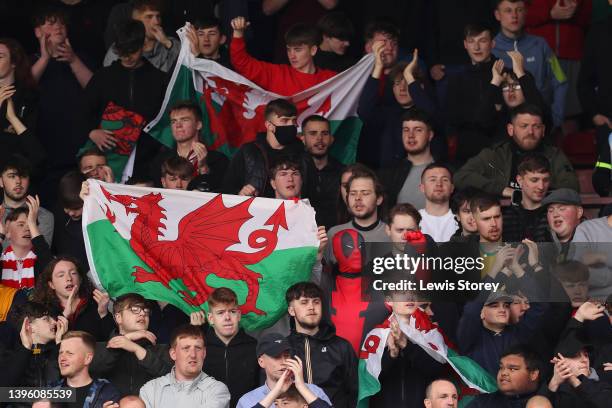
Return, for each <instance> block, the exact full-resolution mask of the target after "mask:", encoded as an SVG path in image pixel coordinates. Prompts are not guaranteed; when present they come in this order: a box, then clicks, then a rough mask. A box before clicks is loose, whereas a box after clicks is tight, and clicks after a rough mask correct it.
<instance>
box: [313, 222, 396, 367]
mask: <svg viewBox="0 0 612 408" xmlns="http://www.w3.org/2000/svg"><path fill="white" fill-rule="evenodd" d="M364 247H365V241H364V238H363V236H362V235H361V234H360V233H359V232H357V230H354V229H344V230H341V231H338V232H337V233H336V234H335V235H334V238H333V240H332V250H333V252H334V256H335V257H336V260H337V261H338V262H337V264H335V265H334V270H333V271H332V272H331V273H324V274H323V277H322V282H321V286H322V288H323V290H324V292H325V293H326V294H327V296H326V299H327V301H328V302H329V305H328V306H329V307H328V308H327V310H329V312H330V318H331V322H332V323H333V324H334V326H335V327H336V334H337V335H338V336H340V337H342V338H344V339H346V340H347V341H348V342H349V343H351V345H352V346H353V349H354V350H355V352H356V353H357V355H359V349H360V347H361V343H362V341H363V339H364V336H365V334H367V333H368V332H369V331H370V330H372V329H373V328H374V327H375V326H376V325H377V324H378V323H380V322H381V321H383V320H384V319H385V318H386V317H387V316H388V315H389V311H388V310H387V308H386V307H385V305H384V299H383V298H382V296H381V295H382V294H381V293H378V292H373V296H372V297H370V296H368V295H367V294H366V293H365V291H364V290H362V289H365V288H363V287H362V284H363V274H362V270H363V267H362V266H363V261H364V259H365V248H364ZM376 295H379V296H380V297H379V298H376Z"/></svg>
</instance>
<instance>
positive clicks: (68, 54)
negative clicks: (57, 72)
mask: <svg viewBox="0 0 612 408" xmlns="http://www.w3.org/2000/svg"><path fill="white" fill-rule="evenodd" d="M76 58H77V56H76V54H75V53H74V50H73V49H72V45H70V40H69V39H68V38H66V41H65V42H63V43H62V44H60V45H58V46H57V60H58V61H63V62H67V63H68V64H72V63H73V62H74V61H75V60H76Z"/></svg>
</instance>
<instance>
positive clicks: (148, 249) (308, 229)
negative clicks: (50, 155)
mask: <svg viewBox="0 0 612 408" xmlns="http://www.w3.org/2000/svg"><path fill="white" fill-rule="evenodd" d="M88 182H89V186H90V187H89V189H90V194H89V195H88V196H87V199H86V200H85V205H84V208H83V235H84V237H85V247H86V250H87V258H88V260H89V264H90V267H91V275H92V278H93V280H94V282H95V283H96V284H97V285H99V286H102V287H104V288H105V289H106V290H107V291H108V293H109V294H110V295H111V296H112V297H115V296H119V295H122V294H125V293H130V292H136V293H140V294H141V295H143V296H144V297H146V298H148V299H153V300H160V301H165V302H169V303H171V304H173V305H175V306H177V307H178V308H180V309H181V310H183V311H184V312H185V313H187V314H189V313H191V312H193V311H197V310H201V309H205V310H206V309H207V305H206V300H207V298H208V295H209V294H210V293H211V292H212V291H213V290H214V289H215V288H217V287H222V286H224V287H228V288H231V289H233V290H234V291H235V292H236V294H237V295H238V299H239V303H240V308H241V311H242V314H243V317H242V325H243V327H244V328H245V329H247V330H257V329H261V328H265V327H268V326H270V325H272V324H273V323H274V322H276V321H277V320H278V319H279V318H280V317H281V316H282V315H283V313H285V312H286V311H287V306H286V304H285V298H284V296H285V291H286V290H287V288H288V287H289V286H291V285H293V284H294V283H297V282H300V281H305V280H309V279H310V272H311V270H312V267H313V264H314V262H315V260H316V254H317V249H318V240H317V226H316V222H315V213H314V210H313V209H312V207H310V206H309V205H307V204H305V203H304V202H302V201H297V202H294V201H284V200H275V199H268V198H253V197H241V196H233V195H221V194H212V193H200V192H186V191H177V190H165V189H154V188H144V187H133V186H125V185H120V184H109V183H104V182H100V181H97V180H93V179H89V181H88Z"/></svg>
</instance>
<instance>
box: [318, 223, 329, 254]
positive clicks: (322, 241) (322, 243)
mask: <svg viewBox="0 0 612 408" xmlns="http://www.w3.org/2000/svg"><path fill="white" fill-rule="evenodd" d="M317 239H318V240H319V250H318V252H317V261H320V260H321V259H323V251H325V248H326V247H327V243H328V242H329V238H328V237H327V232H325V227H324V226H322V225H320V226H318V227H317Z"/></svg>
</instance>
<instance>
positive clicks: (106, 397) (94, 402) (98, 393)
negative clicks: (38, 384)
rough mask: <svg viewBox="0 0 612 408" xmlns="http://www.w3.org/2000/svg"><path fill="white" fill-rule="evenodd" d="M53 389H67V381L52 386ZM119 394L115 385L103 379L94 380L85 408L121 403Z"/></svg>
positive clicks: (88, 392) (98, 407) (97, 407)
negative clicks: (113, 402) (112, 402)
mask: <svg viewBox="0 0 612 408" xmlns="http://www.w3.org/2000/svg"><path fill="white" fill-rule="evenodd" d="M52 387H53V388H66V387H68V385H67V384H66V380H65V379H64V380H61V381H59V382H57V383H55V384H53V385H52ZM119 399H120V396H119V392H118V391H117V389H116V388H115V386H114V385H113V384H111V383H110V382H109V381H108V380H105V379H103V378H97V379H95V380H93V382H92V383H91V385H90V386H89V390H88V391H87V396H86V397H85V402H84V403H83V408H102V407H103V406H104V403H105V402H107V401H119Z"/></svg>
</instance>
